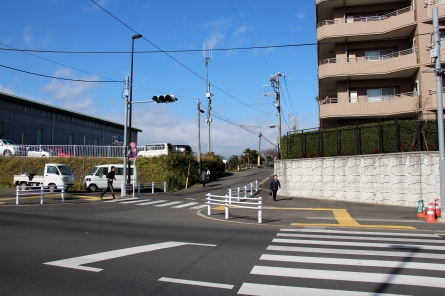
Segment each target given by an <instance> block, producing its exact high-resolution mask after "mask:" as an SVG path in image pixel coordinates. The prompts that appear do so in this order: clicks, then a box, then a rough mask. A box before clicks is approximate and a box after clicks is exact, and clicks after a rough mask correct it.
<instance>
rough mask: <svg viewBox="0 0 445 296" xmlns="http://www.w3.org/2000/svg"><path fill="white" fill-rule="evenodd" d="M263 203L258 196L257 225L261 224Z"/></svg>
mask: <svg viewBox="0 0 445 296" xmlns="http://www.w3.org/2000/svg"><path fill="white" fill-rule="evenodd" d="M262 204H263V201H262V198H261V196H260V200H259V201H258V223H263V207H262Z"/></svg>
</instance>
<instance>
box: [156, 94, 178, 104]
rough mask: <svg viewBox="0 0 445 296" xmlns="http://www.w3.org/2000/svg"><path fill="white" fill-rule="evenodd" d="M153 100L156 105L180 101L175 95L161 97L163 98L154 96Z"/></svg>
mask: <svg viewBox="0 0 445 296" xmlns="http://www.w3.org/2000/svg"><path fill="white" fill-rule="evenodd" d="M152 100H153V101H154V102H155V103H174V102H176V101H177V100H178V98H176V97H175V95H161V96H153V98H152Z"/></svg>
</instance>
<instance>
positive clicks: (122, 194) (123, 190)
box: [121, 183, 125, 197]
mask: <svg viewBox="0 0 445 296" xmlns="http://www.w3.org/2000/svg"><path fill="white" fill-rule="evenodd" d="M124 186H125V185H124V183H122V184H121V197H124V196H125V189H124Z"/></svg>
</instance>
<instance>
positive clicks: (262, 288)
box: [238, 229, 445, 296]
mask: <svg viewBox="0 0 445 296" xmlns="http://www.w3.org/2000/svg"><path fill="white" fill-rule="evenodd" d="M282 237H291V238H289V239H287V238H286V239H284V238H282ZM326 239H329V240H326ZM353 240H356V241H353ZM373 241H375V242H373ZM444 243H445V240H444V239H443V238H442V237H441V236H440V235H437V234H425V233H423V234H422V233H407V232H401V233H390V234H389V233H388V232H366V231H363V232H360V231H346V230H345V231H343V230H324V229H323V230H322V229H281V230H280V232H279V233H277V237H276V238H274V239H273V240H272V244H271V245H269V246H268V247H267V249H266V250H267V252H268V253H267V254H262V255H261V257H260V258H259V260H261V263H263V264H259V265H255V266H254V267H253V268H252V270H251V272H250V274H251V275H252V276H254V278H255V280H254V281H248V282H244V283H243V284H242V286H241V288H240V290H239V291H238V294H243V295H334V296H340V295H345V296H349V295H351V296H352V295H359V296H362V295H369V296H371V295H396V294H383V293H379V292H382V291H380V290H378V289H377V291H372V289H373V288H372V287H373V286H376V287H381V286H382V285H385V287H392V291H391V290H387V291H388V292H394V291H397V292H398V293H400V292H399V291H401V292H402V294H397V295H406V294H412V293H413V292H411V290H410V289H413V287H417V288H416V289H419V288H421V289H425V288H427V289H434V292H436V291H437V290H439V291H440V292H436V293H437V294H436V293H433V294H434V295H439V294H441V295H445V290H442V289H445V281H444V280H443V278H444V276H445V247H444V246H443V244H444ZM283 244H284V245H283ZM376 248H377V250H376ZM379 248H380V249H385V250H378V249H379ZM283 252H284V253H283ZM349 256H352V257H349ZM425 260H427V261H425ZM422 261H424V262H422ZM283 264H284V265H283ZM308 266H309V267H308ZM357 270H358V271H357ZM395 270H397V272H395ZM430 275H433V276H430ZM269 278H271V279H269ZM273 279H279V281H282V282H283V283H294V282H295V280H290V279H299V280H298V281H297V282H298V283H299V285H300V286H292V285H277V284H275V283H276V282H277V281H276V280H273ZM262 280H264V282H261V281H262ZM311 280H312V282H311ZM320 281H321V282H323V287H322V288H317V287H318V285H317V284H315V283H316V282H320ZM271 282H272V283H273V284H271ZM338 282H342V287H343V288H344V287H345V286H347V287H349V286H350V288H346V290H339V289H338V287H339V286H338V284H336V283H338ZM360 283H362V284H360ZM365 283H366V284H365ZM311 285H312V286H311ZM313 285H317V286H315V287H314V286H313ZM326 286H328V287H329V286H332V289H328V288H326ZM370 287H371V288H370ZM360 289H365V291H360ZM366 289H368V291H366ZM354 290H357V291H354ZM385 291H386V290H385ZM405 293H406V294H405Z"/></svg>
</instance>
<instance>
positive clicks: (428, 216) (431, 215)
mask: <svg viewBox="0 0 445 296" xmlns="http://www.w3.org/2000/svg"><path fill="white" fill-rule="evenodd" d="M425 222H428V223H437V220H436V213H435V212H434V210H433V202H432V201H430V202H429V203H428V213H427V214H426V220H425Z"/></svg>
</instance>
